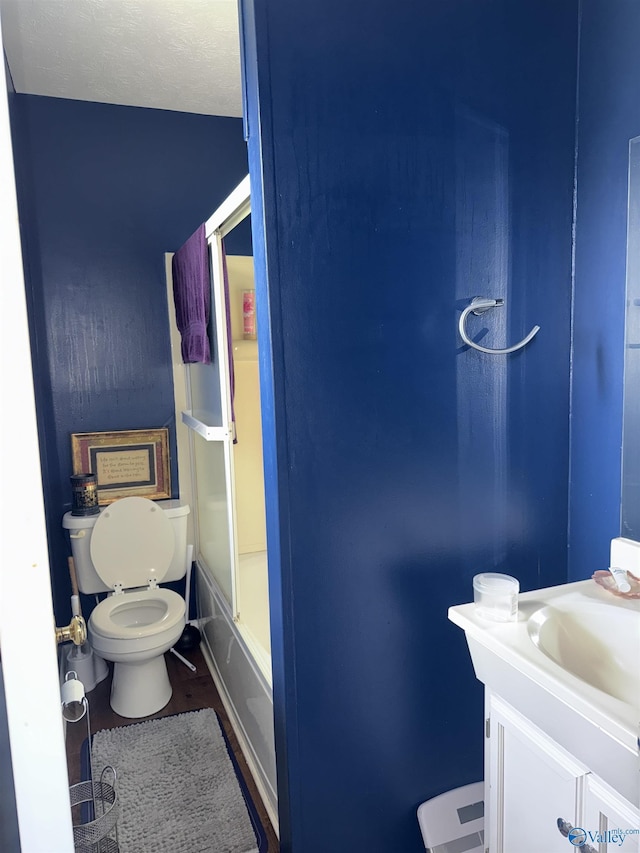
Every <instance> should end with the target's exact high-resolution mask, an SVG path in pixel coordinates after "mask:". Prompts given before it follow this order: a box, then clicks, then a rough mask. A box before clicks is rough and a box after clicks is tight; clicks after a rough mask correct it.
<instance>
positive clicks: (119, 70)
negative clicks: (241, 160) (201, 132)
mask: <svg viewBox="0 0 640 853" xmlns="http://www.w3.org/2000/svg"><path fill="white" fill-rule="evenodd" d="M0 2H1V8H2V31H3V42H4V49H5V53H6V56H7V61H8V64H9V69H10V71H11V77H12V79H13V85H14V87H15V90H16V92H18V93H21V94H30V95H48V96H51V97H56V98H71V99H73V100H81V101H98V102H100V103H106V104H125V105H127V106H135V107H154V108H156V109H163V110H177V111H179V112H190V113H201V114H205V115H220V116H240V115H242V103H241V94H240V55H239V38H238V10H237V0H0Z"/></svg>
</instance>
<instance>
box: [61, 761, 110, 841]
mask: <svg viewBox="0 0 640 853" xmlns="http://www.w3.org/2000/svg"><path fill="white" fill-rule="evenodd" d="M107 772H109V773H111V774H112V775H113V782H112V784H108V783H107V782H105V781H104V775H105V773H107ZM115 784H116V771H115V770H114V769H113V767H111V765H107V766H106V767H105V768H104V769H103V771H102V773H101V774H100V781H99V782H93V781H88V782H79V783H78V784H77V785H72V786H71V787H70V788H69V794H70V797H71V808H72V809H73V808H74V806H79V807H80V809H79V811H80V814H81V816H82V817H85V816H88V817H89V820H85V821H84V822H82V823H78V824H76V823H75V821H74V824H73V846H74V848H75V850H79V851H81V853H118V840H117V822H118V812H119V808H120V806H119V803H118V795H117V793H116V788H115ZM114 830H116V838H115V839H114V838H111V837H110V833H111V832H113V831H114Z"/></svg>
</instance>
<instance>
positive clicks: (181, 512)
mask: <svg viewBox="0 0 640 853" xmlns="http://www.w3.org/2000/svg"><path fill="white" fill-rule="evenodd" d="M153 503H155V504H156V505H157V506H159V507H161V509H162V510H163V511H164V512H165V513H166V514H167V516H168V517H169V519H170V521H171V526H172V527H173V534H174V540H175V543H174V548H173V558H172V560H171V564H170V566H169V568H168V570H167V574H166V575H165V576H164V578H163V579H162V583H167V582H169V581H177V580H180V578H183V577H184V576H185V573H186V570H187V516H188V515H189V512H190V509H189V506H188V504H183V503H181V502H180V501H178V500H171V501H153ZM106 508H107V507H102V508H101V510H100V512H103V511H104V510H105V509H106ZM99 517H100V514H99V513H98V514H96V515H84V516H81V515H71V513H70V512H66V513H65V514H64V516H63V518H62V526H63V527H64V528H65V530H68V531H69V541H70V542H71V553H72V554H73V562H74V565H75V569H76V575H77V578H78V588H79V590H80V592H84V593H88V594H94V593H98V592H111V589H110V587H108V586H106V584H105V583H103V581H102V579H101V578H100V577H99V576H98V573H97V572H96V570H95V568H94V565H93V561H92V559H91V550H90V547H91V533H92V531H93V527H94V525H95V523H96V521H97V519H98V518H99Z"/></svg>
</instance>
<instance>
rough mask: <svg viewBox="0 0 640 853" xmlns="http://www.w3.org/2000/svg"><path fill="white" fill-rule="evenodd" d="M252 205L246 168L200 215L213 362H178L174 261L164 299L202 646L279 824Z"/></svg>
mask: <svg viewBox="0 0 640 853" xmlns="http://www.w3.org/2000/svg"><path fill="white" fill-rule="evenodd" d="M250 213H251V203H250V196H249V179H248V177H247V178H245V180H244V181H242V183H241V184H240V185H239V186H238V187H237V188H236V190H234V192H233V193H232V194H231V195H230V196H229V197H228V198H227V199H226V200H225V202H223V204H222V205H220V207H219V208H218V209H217V210H216V211H215V212H214V213H213V215H212V216H211V217H210V218H209V219H208V220H207V222H206V226H205V230H206V237H207V244H208V247H209V258H210V273H211V297H212V298H211V321H210V338H211V343H212V363H211V364H188V365H184V364H182V362H181V358H180V342H179V334H178V331H177V327H176V323H175V312H174V309H173V298H172V286H171V281H170V278H171V265H170V260H169V259H168V260H167V279H168V295H169V299H168V302H169V314H170V321H171V334H172V350H173V364H174V389H175V398H176V437H177V445H178V459H179V481H180V496H181V498H182V500H188V501H189V502H190V504H191V506H192V513H191V518H192V519H193V529H192V531H191V535H192V539H191V540H190V541H193V542H194V558H195V562H196V572H195V577H196V602H197V616H198V620H199V626H200V629H201V632H202V637H203V651H204V654H205V658H206V660H207V663H208V665H209V668H210V670H211V674H212V676H213V679H214V681H215V683H216V686H217V688H218V690H219V692H220V695H221V697H222V699H223V702H224V704H225V706H226V709H227V712H228V714H229V717H230V719H231V721H232V723H233V725H234V728H235V730H236V734H237V736H238V739H239V741H240V744H241V746H242V749H243V752H244V754H245V757H246V759H247V762H248V764H249V766H250V768H251V770H252V773H253V776H254V779H255V781H256V784H257V786H258V788H259V790H260V793H261V795H262V799H263V801H264V804H265V807H266V808H267V811H268V812H269V815H270V818H271V820H272V823H273V824H274V826H275V827H276V828H277V800H276V772H275V748H274V737H273V699H272V692H271V648H270V637H269V599H268V577H267V546H266V525H265V501H264V475H263V465H262V430H261V418H260V386H259V376H258V345H259V344H258V340H256V339H246V336H245V334H244V332H245V329H244V324H243V294H245V293H249V294H251V292H252V291H253V258H252V257H251V255H250V250H249V253H247V251H246V246H247V244H250V237H247V236H245V237H244V239H242V237H243V235H248V234H249V229H248V227H247V226H248V222H249V217H250ZM239 236H240V239H238V237H239ZM236 245H240V246H242V247H243V251H242V253H238V254H234V247H235V246H236ZM225 279H226V280H225ZM258 337H259V335H258Z"/></svg>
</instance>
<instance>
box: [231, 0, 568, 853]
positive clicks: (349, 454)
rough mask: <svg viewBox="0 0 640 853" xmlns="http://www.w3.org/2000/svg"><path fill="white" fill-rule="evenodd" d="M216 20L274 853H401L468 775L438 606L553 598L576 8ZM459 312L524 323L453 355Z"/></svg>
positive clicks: (462, 659)
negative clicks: (256, 491) (264, 661)
mask: <svg viewBox="0 0 640 853" xmlns="http://www.w3.org/2000/svg"><path fill="white" fill-rule="evenodd" d="M244 19H245V56H246V63H247V68H246V80H247V91H248V99H249V109H248V119H249V122H248V123H249V132H250V138H249V159H250V172H251V176H252V189H253V193H254V196H253V198H254V207H253V209H254V219H253V228H254V244H255V245H256V246H258V245H259V244H261V243H262V241H264V247H265V248H264V254H262V252H261V253H260V257H259V269H258V274H259V280H258V285H257V287H258V302H259V304H258V309H259V312H261V313H262V316H261V317H259V322H260V323H261V326H263V323H264V319H263V318H266V317H267V316H268V317H269V319H270V322H271V331H272V341H271V347H272V349H271V351H269V352H268V354H267V355H266V356H265V355H264V351H263V357H262V361H261V370H262V381H263V403H264V406H265V410H264V412H263V422H264V426H265V430H266V434H267V436H268V437H269V436H274V440H275V446H274V449H273V452H271V449H269V448H268V451H269V452H267V454H266V457H265V461H266V466H267V481H266V482H267V490H268V501H267V505H268V507H270V508H271V509H270V511H269V515H268V528H269V543H270V544H269V547H270V555H271V557H273V555H274V553H275V552H274V551H273V550H271V549H272V545H273V547H277V548H279V549H280V550H279V551H278V552H277V553H278V556H279V561H278V560H276V559H273V560H271V559H270V584H271V595H272V633H273V650H274V661H273V665H274V696H275V703H276V743H277V750H278V756H279V791H280V805H281V828H282V849H283V851H289V850H294V851H296V853H297V851H304V853H326V851H329V850H330V851H332V853H343V851H344V853H354V851H365V850H366V851H367V853H390V851H393V853H410V851H418V850H421V849H422V847H421V840H420V835H419V830H418V825H417V821H416V818H415V808H416V806H417V805H418V804H419V803H420V802H421V801H423V800H425V799H427V798H429V797H432V796H435V795H436V794H438V793H440V792H442V791H444V790H447V789H449V788H452V787H455V786H457V785H461V784H464V783H467V782H471V781H473V780H475V779H478V778H481V776H482V747H483V738H482V719H483V714H482V690H481V686H480V685H479V684H478V683H477V682H475V681H474V677H473V673H472V668H471V664H470V660H469V655H468V652H467V649H466V645H465V641H464V636H463V635H462V633H461V632H460V631H459V630H457V629H456V628H454V627H453V626H451V625H450V623H448V622H447V617H446V614H447V608H448V607H449V606H450V605H452V604H455V603H460V602H463V601H467V600H469V598H470V597H471V579H472V577H473V575H474V574H475V573H477V572H479V571H482V570H491V569H497V570H501V571H508V572H510V573H512V574H515V575H517V576H518V577H519V579H520V581H521V585H522V588H523V589H525V590H526V589H530V588H533V587H540V586H545V585H550V584H554V583H560V582H563V581H565V580H566V572H567V562H566V548H567V509H568V507H567V504H568V420H569V341H570V326H569V323H570V300H571V223H572V187H573V155H574V122H575V73H576V45H577V22H578V17H577V4H576V3H574V2H562V3H558V2H555V0H554V1H553V2H551V0H545V1H544V2H541V0H522V2H518V3H513V2H507V0H485V2H481V3H478V2H477V0H473V2H471V0H453V2H446V3H443V2H437V0H420V2H418V0H404V1H403V2H402V3H400V4H395V5H392V6H390V5H389V4H387V3H383V2H381V0H367V2H364V0H354V2H351V3H349V4H346V5H345V4H344V3H343V2H338V0H328V2H326V0H323V2H322V3H320V2H317V0H316V2H314V0H308V2H306V3H298V2H295V0H269V3H265V2H260V0H254V2H251V0H247V2H245V3H244ZM301 34H304V37H301ZM258 205H260V206H261V207H262V208H263V217H258V216H257V215H256V210H257V209H258ZM256 256H257V255H256ZM267 271H268V288H267V285H266V275H267ZM477 294H483V295H489V296H493V295H500V294H505V296H506V298H507V307H506V308H504V309H501V311H502V312H504V317H505V318H506V319H507V320H508V322H507V324H506V328H504V329H502V330H501V331H502V333H503V336H504V337H503V338H502V340H498V338H499V337H500V336H499V335H497V334H496V338H495V339H493V338H492V337H491V331H490V330H491V329H492V328H493V326H494V324H499V323H500V317H501V316H502V315H500V316H499V317H495V316H493V317H492V316H489V315H487V316H486V318H483V319H482V320H478V321H477V325H476V326H475V327H474V330H475V332H476V333H478V334H481V330H482V329H483V328H485V329H486V330H489V331H487V332H486V334H485V338H484V340H485V343H489V344H490V345H493V346H498V345H501V344H502V345H503V344H504V343H505V338H508V341H507V342H512V341H514V340H519V339H520V338H521V337H522V336H523V335H524V334H525V333H526V332H527V331H528V330H529V328H530V327H531V326H532V325H533V324H534V323H539V324H540V325H541V326H542V331H541V332H540V333H539V335H538V337H537V338H536V339H535V341H534V342H533V343H532V344H531V345H530V346H529V347H528V348H527V349H526V350H524V351H522V352H521V353H518V354H516V355H514V356H511V357H509V358H506V359H505V358H504V357H500V358H496V357H492V356H485V355H482V354H480V353H477V352H475V351H471V350H468V349H467V348H465V347H463V346H461V342H460V339H459V338H458V336H457V332H456V324H457V319H458V317H459V312H460V310H461V308H462V306H463V305H465V304H466V303H467V301H468V299H470V298H471V297H473V296H475V295H477ZM267 300H268V304H267ZM261 301H262V304H260V302H261ZM496 313H497V312H494V314H496ZM263 327H264V326H263Z"/></svg>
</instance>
